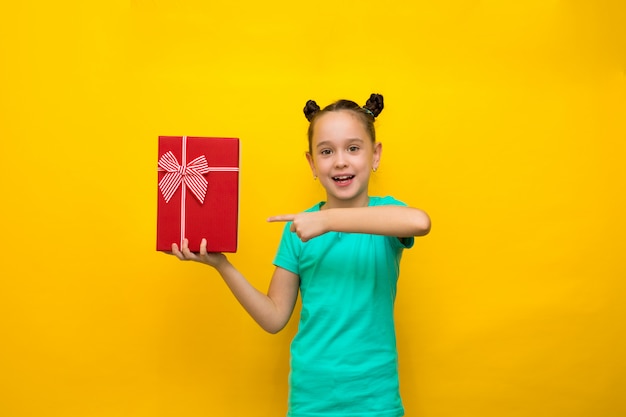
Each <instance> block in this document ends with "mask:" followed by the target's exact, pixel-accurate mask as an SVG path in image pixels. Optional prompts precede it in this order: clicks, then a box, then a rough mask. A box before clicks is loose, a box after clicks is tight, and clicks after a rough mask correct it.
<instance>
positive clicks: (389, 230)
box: [268, 206, 430, 242]
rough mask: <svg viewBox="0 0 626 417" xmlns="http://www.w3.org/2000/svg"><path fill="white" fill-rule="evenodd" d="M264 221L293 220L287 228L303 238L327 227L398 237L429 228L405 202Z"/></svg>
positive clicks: (421, 215)
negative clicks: (396, 204) (403, 204)
mask: <svg viewBox="0 0 626 417" xmlns="http://www.w3.org/2000/svg"><path fill="white" fill-rule="evenodd" d="M268 221H270V222H288V221H291V222H293V223H292V225H291V231H292V232H295V233H296V234H297V235H298V237H300V239H301V240H302V241H303V242H306V241H307V240H309V239H313V238H314V237H316V236H319V235H321V234H324V233H327V232H331V231H333V232H345V233H368V234H373V235H385V236H396V237H399V238H402V237H411V236H424V235H427V234H428V232H430V218H429V217H428V215H427V214H426V213H425V212H424V211H422V210H420V209H416V208H412V207H405V206H373V207H359V208H333V209H327V210H320V211H314V212H304V213H299V214H287V215H282V216H274V217H270V218H269V219H268Z"/></svg>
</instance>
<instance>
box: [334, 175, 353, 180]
mask: <svg viewBox="0 0 626 417" xmlns="http://www.w3.org/2000/svg"><path fill="white" fill-rule="evenodd" d="M351 178H354V175H344V176H341V177H333V179H334V180H335V181H344V180H349V179H351Z"/></svg>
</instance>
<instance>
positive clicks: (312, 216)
mask: <svg viewBox="0 0 626 417" xmlns="http://www.w3.org/2000/svg"><path fill="white" fill-rule="evenodd" d="M267 221H268V222H292V223H291V231H292V232H294V233H295V234H296V235H298V237H299V238H300V240H302V241H303V242H306V241H308V240H311V239H313V238H314V237H316V236H319V235H323V234H324V233H326V232H328V231H329V230H328V227H327V224H326V215H325V213H324V212H321V211H313V212H304V213H299V214H283V215H280V216H272V217H270V218H269V219H267Z"/></svg>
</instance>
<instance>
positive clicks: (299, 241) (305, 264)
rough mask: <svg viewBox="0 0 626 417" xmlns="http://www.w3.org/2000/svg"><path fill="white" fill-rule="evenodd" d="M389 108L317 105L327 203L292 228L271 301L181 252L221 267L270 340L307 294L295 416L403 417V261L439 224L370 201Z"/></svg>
mask: <svg viewBox="0 0 626 417" xmlns="http://www.w3.org/2000/svg"><path fill="white" fill-rule="evenodd" d="M382 109H383V97H382V96H381V95H377V94H372V95H371V97H370V99H369V100H368V101H367V103H366V104H365V106H363V107H361V106H359V105H358V104H356V103H354V102H353V101H349V100H339V101H337V102H335V103H333V104H331V105H329V106H327V107H326V108H324V109H323V110H321V109H320V107H319V106H318V105H317V104H316V103H315V102H314V101H312V100H309V101H308V102H307V104H306V106H305V108H304V114H305V116H306V117H307V119H308V120H309V122H310V125H309V130H308V138H309V151H308V153H307V154H306V157H307V160H308V162H309V165H310V166H311V171H312V173H313V178H315V179H317V178H319V180H320V183H321V184H322V186H323V187H324V189H325V190H326V200H325V201H323V202H320V203H318V204H316V205H315V206H313V207H311V208H310V209H308V210H306V211H305V212H303V213H299V214H290V215H281V216H274V217H270V218H269V219H268V221H270V222H287V223H286V225H285V227H284V231H283V235H282V239H281V242H280V246H279V248H278V252H277V254H276V257H275V259H274V265H275V266H276V269H275V271H274V274H273V276H272V279H271V281H270V285H269V289H268V291H267V294H264V293H262V292H260V291H258V290H256V289H255V288H254V287H252V285H251V284H250V283H249V282H248V281H247V280H246V279H245V278H244V277H243V276H242V275H241V274H240V273H239V272H238V271H237V269H235V267H234V266H233V265H232V264H231V263H230V262H229V261H228V259H227V258H226V257H225V256H224V255H223V254H219V253H207V251H206V240H203V241H202V244H201V247H200V252H199V253H192V252H191V251H190V250H189V248H188V247H187V242H186V241H183V245H182V248H180V250H179V248H178V247H177V245H176V244H173V245H172V252H173V253H174V254H175V255H176V256H177V257H178V258H179V259H181V260H194V261H198V262H203V263H206V264H208V265H210V266H212V267H214V268H215V269H216V270H217V271H218V272H219V273H220V275H221V276H222V278H223V279H224V281H225V282H226V284H227V285H228V286H229V288H230V289H231V291H232V292H233V294H234V295H235V297H236V298H237V300H239V302H240V303H241V305H242V306H243V307H244V308H245V309H246V310H247V311H248V313H249V314H250V315H251V316H252V317H253V318H254V320H256V321H257V323H258V324H259V325H261V327H262V328H263V329H265V330H266V331H268V332H271V333H275V332H278V331H280V330H281V329H282V328H283V327H284V326H285V325H286V323H287V322H288V320H289V318H290V317H291V314H292V312H293V308H294V305H295V302H296V298H297V295H298V291H300V294H301V297H302V311H301V313H300V324H299V327H298V333H297V334H296V336H295V337H294V339H293V341H292V344H291V374H290V378H289V382H290V393H289V412H288V416H290V417H321V416H325V417H326V416H328V417H331V416H332V417H345V416H350V417H399V416H402V415H404V410H403V407H402V401H401V399H400V394H399V386H398V365H397V351H396V339H395V330H394V321H393V306H394V301H395V295H396V282H397V279H398V275H399V264H400V259H401V256H402V251H403V249H405V248H410V247H411V246H412V245H413V238H414V236H423V235H426V234H427V233H428V232H429V230H430V219H429V217H428V215H427V214H426V213H424V212H423V211H421V210H419V209H416V208H410V207H407V206H406V205H405V204H404V203H402V202H400V201H398V200H395V199H394V198H393V197H373V196H372V197H370V196H369V194H368V185H369V180H370V173H371V172H375V171H376V169H377V168H378V166H379V164H380V157H381V152H382V145H381V143H379V142H376V134H375V130H374V120H375V118H376V117H377V116H378V115H379V114H380V112H381V111H382Z"/></svg>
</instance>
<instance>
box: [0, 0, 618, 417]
mask: <svg viewBox="0 0 626 417" xmlns="http://www.w3.org/2000/svg"><path fill="white" fill-rule="evenodd" d="M625 21H626V6H625V5H624V3H623V2H622V1H620V0H614V1H556V0H532V1H521V2H506V1H500V2H498V1H471V0H447V1H436V2H433V1H425V0H418V1H413V2H408V1H407V2H374V1H371V0H360V1H345V2H338V1H327V0H322V1H317V2H302V3H301V2H293V1H286V0H285V1H278V2H271V1H265V2H261V1H241V2H236V1H190V2H184V1H158V0H142V1H121V0H112V1H107V2H79V1H59V2H44V1H12V2H3V3H2V6H0V60H1V61H0V158H1V161H2V163H1V167H2V168H1V175H2V186H1V187H0V193H1V195H2V197H1V208H0V210H1V216H0V237H1V239H0V253H1V256H2V261H1V262H0V277H1V278H0V338H1V339H0V416H7V417H20V416H64V417H70V416H207V415H208V416H280V415H284V413H285V411H286V398H287V374H288V345H289V341H290V339H291V337H292V336H293V334H294V332H295V330H296V323H297V314H296V315H295V316H294V318H293V319H292V321H291V322H290V324H289V326H288V328H287V329H286V330H285V331H283V332H282V333H280V334H279V335H276V336H272V335H268V334H265V333H264V332H263V331H262V330H261V329H260V328H259V327H258V326H257V325H256V324H254V323H253V322H252V320H251V319H250V318H249V317H248V316H247V315H246V313H245V312H244V311H243V310H242V309H241V308H240V307H239V305H238V304H237V303H236V301H235V300H234V298H233V297H232V296H231V295H230V293H229V292H228V290H227V289H226V287H225V285H224V284H223V283H222V282H221V280H220V278H219V276H217V275H216V273H215V272H214V271H212V270H211V269H209V268H208V267H204V266H202V265H198V264H190V263H180V262H178V261H177V260H175V259H173V258H171V257H169V256H167V255H164V254H162V253H156V252H155V250H154V245H155V222H156V201H157V200H156V199H157V191H156V161H157V148H156V145H157V136H158V135H182V134H188V135H201V136H235V137H239V138H241V142H242V157H241V169H242V171H241V194H240V197H241V205H240V234H239V237H240V244H239V251H238V253H237V254H235V255H232V256H230V258H231V260H232V261H233V263H235V264H236V265H237V266H238V267H239V268H240V269H241V271H242V272H243V273H244V274H245V275H247V276H248V277H249V279H250V280H251V281H252V282H253V283H254V284H255V285H256V286H257V287H259V288H262V289H265V288H266V286H267V283H268V280H269V277H270V275H271V272H272V269H273V267H272V265H271V261H272V258H273V255H274V252H275V249H276V246H277V243H278V238H279V234H280V229H281V226H280V225H276V224H268V223H266V221H265V219H266V218H267V217H268V216H270V215H274V214H282V213H289V212H294V211H299V210H303V209H304V208H306V207H309V206H310V205H312V204H313V203H315V202H316V201H318V200H320V199H321V198H322V197H323V195H324V194H323V190H322V189H321V187H320V186H319V184H318V182H313V180H312V178H311V174H310V172H309V168H308V166H307V164H306V161H305V158H304V151H305V149H306V136H305V132H306V128H307V123H306V120H305V118H304V116H303V114H302V111H301V109H302V107H303V106H304V103H305V101H306V100H307V99H309V98H313V99H315V100H317V102H318V103H319V104H320V105H326V104H328V103H330V102H331V101H333V100H335V99H338V98H344V97H345V98H351V99H355V100H358V101H362V102H364V101H365V99H366V98H367V97H368V96H369V94H370V93H372V92H379V93H382V94H383V95H384V96H385V99H386V108H385V111H384V112H383V113H382V114H381V116H380V118H379V120H378V122H377V126H378V134H379V139H380V140H381V141H382V142H383V149H384V150H383V159H382V166H381V169H380V170H379V171H378V172H377V173H376V174H375V176H374V178H373V182H372V184H371V192H372V194H375V195H380V194H391V195H394V196H395V197H397V198H399V199H401V200H404V201H406V202H407V203H409V204H411V205H414V206H418V207H421V208H424V209H425V210H426V211H428V212H429V214H430V215H431V216H432V219H433V231H432V233H431V235H429V236H428V237H426V238H422V239H418V240H417V241H416V245H415V247H414V248H413V249H412V250H410V251H407V252H406V253H405V257H404V261H403V271H402V275H401V281H400V284H399V296H398V300H397V327H398V344H399V351H400V368H401V386H402V392H403V396H404V402H405V406H406V410H407V416H424V417H492V416H493V417H496V416H497V417H509V416H512V417H518V416H520V417H521V416H524V417H526V416H528V417H531V416H532V417H541V416H545V417H555V416H558V417H560V416H563V417H566V416H567V417H618V416H624V415H626V399H625V398H626V396H624V393H625V392H626V376H625V372H626V360H625V359H624V356H625V353H626V336H625V333H626V332H625V320H626V307H625V305H626V303H625V302H624V299H625V295H626V288H625V284H624V280H625V278H626V261H624V248H625V241H624V239H625V238H624V236H626V220H625V217H626V216H625V214H626V197H625V195H626V192H625V188H626V187H625V183H626V168H625V166H626V163H625V159H626V122H625V120H626V104H625V103H626V29H625V28H626V25H625V24H624V22H625Z"/></svg>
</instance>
